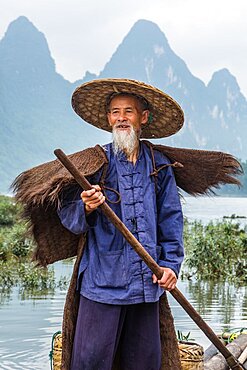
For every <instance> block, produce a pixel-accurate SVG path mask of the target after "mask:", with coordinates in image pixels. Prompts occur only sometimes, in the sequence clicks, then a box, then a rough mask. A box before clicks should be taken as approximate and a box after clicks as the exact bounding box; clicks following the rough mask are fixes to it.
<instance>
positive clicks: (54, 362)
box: [50, 331, 203, 370]
mask: <svg viewBox="0 0 247 370" xmlns="http://www.w3.org/2000/svg"><path fill="white" fill-rule="evenodd" d="M178 348H179V353H180V360H181V364H182V370H200V369H203V347H202V346H200V345H199V344H196V343H192V342H183V341H180V342H179V343H178ZM50 360H51V369H52V370H60V369H61V361H62V334H61V332H60V331H59V332H57V333H55V334H54V335H53V338H52V349H51V352H50Z"/></svg>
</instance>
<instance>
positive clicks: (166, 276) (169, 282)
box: [152, 267, 177, 291]
mask: <svg viewBox="0 0 247 370" xmlns="http://www.w3.org/2000/svg"><path fill="white" fill-rule="evenodd" d="M161 268H162V270H163V271H164V272H163V276H162V278H161V279H160V280H158V279H157V277H156V275H154V274H153V276H152V279H153V283H154V284H155V283H158V284H159V286H160V287H161V288H163V289H165V290H169V291H170V290H172V289H174V288H175V287H176V284H177V276H176V274H175V272H174V271H173V270H171V269H169V268H167V267H161Z"/></svg>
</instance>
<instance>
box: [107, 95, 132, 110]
mask: <svg viewBox="0 0 247 370" xmlns="http://www.w3.org/2000/svg"><path fill="white" fill-rule="evenodd" d="M138 103H139V102H138V99H137V98H136V97H134V96H128V95H121V96H115V97H114V98H112V100H111V102H110V107H111V108H112V107H113V106H118V105H129V106H135V105H137V104H138Z"/></svg>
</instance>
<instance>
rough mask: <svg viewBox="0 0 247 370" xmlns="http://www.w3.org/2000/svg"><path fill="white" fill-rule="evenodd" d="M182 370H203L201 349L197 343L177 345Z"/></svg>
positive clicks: (202, 352) (180, 343)
mask: <svg viewBox="0 0 247 370" xmlns="http://www.w3.org/2000/svg"><path fill="white" fill-rule="evenodd" d="M178 348H179V354H180V360H181V365H182V370H199V369H203V355H204V351H203V347H202V346H200V345H199V344H197V343H191V342H179V343H178Z"/></svg>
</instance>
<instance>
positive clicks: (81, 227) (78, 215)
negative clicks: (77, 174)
mask: <svg viewBox="0 0 247 370" xmlns="http://www.w3.org/2000/svg"><path fill="white" fill-rule="evenodd" d="M81 192H82V189H81V188H80V187H79V186H75V187H71V188H70V189H67V190H66V191H64V192H63V194H62V196H61V199H60V202H61V206H60V207H59V209H58V211H57V213H58V216H59V218H60V221H61V223H62V225H63V226H64V227H65V228H66V229H68V230H69V231H71V232H72V233H74V234H77V235H79V234H82V233H85V232H86V231H88V229H89V228H90V227H94V226H95V225H96V223H97V212H92V213H91V214H90V215H89V216H87V217H86V214H85V207H84V204H83V202H82V200H81V197H80V194H81Z"/></svg>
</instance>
